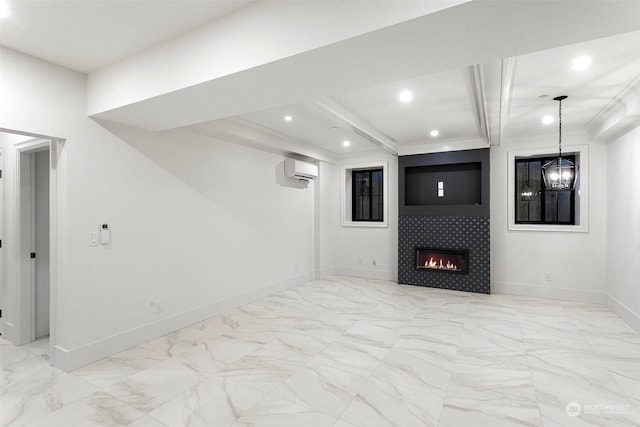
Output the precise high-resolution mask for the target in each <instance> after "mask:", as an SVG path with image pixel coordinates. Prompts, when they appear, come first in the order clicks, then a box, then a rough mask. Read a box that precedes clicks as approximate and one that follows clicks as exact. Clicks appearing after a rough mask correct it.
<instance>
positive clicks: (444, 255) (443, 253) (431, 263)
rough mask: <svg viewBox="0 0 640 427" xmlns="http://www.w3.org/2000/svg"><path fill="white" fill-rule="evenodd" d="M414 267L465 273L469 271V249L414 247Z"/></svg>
mask: <svg viewBox="0 0 640 427" xmlns="http://www.w3.org/2000/svg"><path fill="white" fill-rule="evenodd" d="M416 268H417V269H425V270H432V271H446V272H449V273H461V274H467V273H468V272H469V251H466V250H464V249H462V250H457V249H437V248H416Z"/></svg>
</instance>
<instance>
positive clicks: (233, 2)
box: [0, 0, 251, 73]
mask: <svg viewBox="0 0 640 427" xmlns="http://www.w3.org/2000/svg"><path fill="white" fill-rule="evenodd" d="M3 1H5V2H6V3H7V4H8V6H9V10H10V11H11V16H10V17H8V18H7V19H4V20H2V22H0V44H2V46H6V47H9V48H11V49H14V50H17V51H20V52H23V53H27V54H29V55H32V56H35V57H38V58H42V59H45V60H47V61H49V62H53V63H55V64H59V65H62V66H64V67H67V68H71V69H74V70H77V71H80V72H83V73H88V72H90V71H94V70H97V69H99V68H102V67H104V66H106V65H108V64H110V63H113V62H115V61H117V60H120V59H122V58H125V57H127V56H129V55H132V54H134V53H136V52H139V51H142V50H144V49H147V48H149V47H151V46H154V45H156V44H158V43H160V42H162V41H164V40H167V39H170V38H171V37H175V36H177V35H179V34H181V33H184V32H186V31H189V30H191V29H193V28H196V27H198V26H200V25H203V24H205V23H207V22H210V21H213V20H215V19H218V18H221V17H223V16H225V15H227V14H229V13H231V12H233V11H235V10H237V9H240V8H242V7H244V6H245V5H247V4H248V3H251V1H249V0H215V1H206V0H170V1H158V0H3Z"/></svg>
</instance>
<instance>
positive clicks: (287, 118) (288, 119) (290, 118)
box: [284, 115, 293, 122]
mask: <svg viewBox="0 0 640 427" xmlns="http://www.w3.org/2000/svg"><path fill="white" fill-rule="evenodd" d="M292 120H293V116H289V115H286V116H284V121H285V122H290V121H292Z"/></svg>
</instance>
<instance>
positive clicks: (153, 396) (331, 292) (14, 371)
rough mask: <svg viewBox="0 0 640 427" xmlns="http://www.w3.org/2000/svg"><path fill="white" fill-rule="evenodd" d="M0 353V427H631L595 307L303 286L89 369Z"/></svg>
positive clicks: (601, 311)
mask: <svg viewBox="0 0 640 427" xmlns="http://www.w3.org/2000/svg"><path fill="white" fill-rule="evenodd" d="M47 349H48V343H46V342H44V341H42V342H37V343H34V344H32V345H27V346H22V347H16V346H13V345H11V344H10V343H9V342H7V341H6V340H3V339H2V338H0V365H1V367H2V377H1V383H0V426H2V427H9V426H11V427H13V426H23V425H25V426H46V427H57V426H60V427H68V426H79V427H89V426H131V427H173V426H176V427H183V426H206V427H228V426H232V427H241V426H277V427H288V426H302V427H313V426H327V427H375V426H399V427H409V426H416V427H422V426H442V427H444V426H447V427H448V426H452V427H461V426H463V427H464V426H473V427H485V426H486V427H494V426H543V427H550V426H562V427H564V426H607V427H609V426H637V425H640V336H639V335H638V334H637V333H636V332H635V331H634V330H632V329H631V328H630V327H629V326H628V325H627V324H626V323H625V322H624V321H622V320H621V319H620V318H619V317H618V316H617V315H616V314H615V313H613V312H612V311H611V310H609V309H608V308H607V307H605V306H601V305H593V304H585V303H576V302H564V301H556V300H546V299H541V298H533V297H523V296H515V295H504V294H498V295H479V294H469V293H462V292H454V291H444V290H438V289H431V288H422V287H415V286H399V285H397V284H394V283H390V282H382V281H375V280H366V279H358V278H347V277H333V278H330V279H327V280H316V281H312V282H309V283H306V284H304V285H300V286H296V287H293V288H289V289H287V290H285V291H282V292H279V293H276V294H272V295H269V296H267V297H265V298H262V299H260V300H258V301H254V302H252V303H250V304H247V305H245V306H243V307H239V308H237V309H234V310H231V311H229V312H227V313H223V314H221V315H218V316H214V317H211V318H210V319H205V320H203V321H201V322H198V323H196V324H194V325H191V326H189V327H187V328H184V329H182V330H179V331H175V332H173V333H171V334H168V335H167V336H164V337H161V338H158V339H155V340H152V341H150V342H147V343H143V344H141V345H139V346H137V347H135V348H132V349H130V350H127V351H124V352H122V353H120V354H116V355H113V356H111V357H108V358H106V359H104V360H101V361H99V362H96V363H93V364H91V365H89V366H85V367H83V368H80V369H77V370H75V371H73V372H71V373H64V372H62V371H60V370H58V369H56V368H52V367H50V366H49V365H48V361H47V360H46V358H45V357H43V356H46V352H47Z"/></svg>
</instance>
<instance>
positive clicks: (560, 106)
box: [558, 99, 562, 157]
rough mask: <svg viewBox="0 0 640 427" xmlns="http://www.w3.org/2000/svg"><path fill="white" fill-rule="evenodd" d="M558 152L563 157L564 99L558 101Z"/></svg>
mask: <svg viewBox="0 0 640 427" xmlns="http://www.w3.org/2000/svg"><path fill="white" fill-rule="evenodd" d="M558 154H559V157H562V99H561V100H560V102H558Z"/></svg>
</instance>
